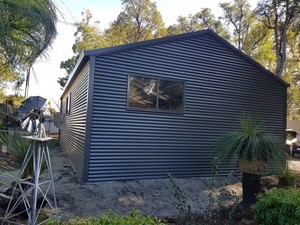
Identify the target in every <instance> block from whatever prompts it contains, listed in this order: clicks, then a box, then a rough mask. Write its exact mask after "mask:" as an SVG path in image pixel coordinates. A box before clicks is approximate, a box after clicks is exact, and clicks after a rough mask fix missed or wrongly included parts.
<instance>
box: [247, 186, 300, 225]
mask: <svg viewBox="0 0 300 225" xmlns="http://www.w3.org/2000/svg"><path fill="white" fill-rule="evenodd" d="M252 209H253V212H254V218H255V220H256V222H257V223H258V224H261V225H290V224H300V190H299V189H293V188H288V189H279V188H273V189H271V190H270V191H268V192H265V193H262V194H259V195H258V196H257V202H256V203H255V204H254V205H253V206H252Z"/></svg>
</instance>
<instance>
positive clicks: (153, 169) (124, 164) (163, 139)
mask: <svg viewBox="0 0 300 225" xmlns="http://www.w3.org/2000/svg"><path fill="white" fill-rule="evenodd" d="M287 87H288V85H287V84H286V83H285V82H284V81H282V80H281V79H280V78H278V77H276V76H275V75H274V74H272V73H271V72H269V71H268V70H266V69H265V68H264V67H262V66H261V65H259V64H258V63H257V62H255V61H254V60H252V59H251V58H250V57H248V56H247V55H245V54H244V53H242V52H241V51H239V50H238V49H236V48H235V47H233V46H232V45H231V44H229V43H228V42H227V41H225V40H224V39H222V38H221V37H219V36H218V35H217V34H215V33H214V32H212V31H210V30H203V31H198V32H193V33H187V34H182V35H176V36H170V37H164V38H159V39H154V40H149V41H143V42H138V43H134V44H127V45H121V46H115V47H109V48H103V49H96V50H91V51H84V52H83V53H82V54H81V56H80V59H79V60H78V62H77V64H76V67H75V69H74V71H73V73H72V75H71V77H70V79H69V81H68V83H67V85H66V87H65V90H64V92H63V94H62V97H61V103H62V104H61V105H62V107H61V112H62V113H65V117H64V122H63V129H62V131H61V132H60V144H61V147H62V149H63V151H64V152H65V153H66V154H67V155H68V157H69V159H70V161H71V163H72V165H73V167H74V169H75V170H76V172H77V174H78V176H79V177H80V179H81V180H82V181H83V182H98V181H106V180H127V179H147V178H163V177H165V173H166V172H170V173H171V174H172V175H173V176H176V177H191V176H201V177H209V176H211V161H212V158H213V156H214V152H213V149H212V144H213V143H214V142H215V140H216V138H218V137H219V136H220V135H221V134H223V133H224V132H227V131H229V130H232V129H234V128H235V126H236V124H237V123H238V119H239V117H240V116H241V115H242V114H243V113H246V112H253V113H255V114H256V115H257V116H258V117H260V118H261V119H262V121H263V126H264V127H265V128H267V129H268V130H269V131H270V132H272V133H273V134H274V135H275V136H276V137H277V138H278V140H279V141H280V142H281V143H282V145H283V143H284V139H285V137H284V131H285V128H286V98H287ZM235 167H236V165H231V166H229V167H228V168H227V169H224V170H223V173H224V174H225V173H227V172H228V171H229V170H231V169H232V168H235ZM221 173H222V171H221Z"/></svg>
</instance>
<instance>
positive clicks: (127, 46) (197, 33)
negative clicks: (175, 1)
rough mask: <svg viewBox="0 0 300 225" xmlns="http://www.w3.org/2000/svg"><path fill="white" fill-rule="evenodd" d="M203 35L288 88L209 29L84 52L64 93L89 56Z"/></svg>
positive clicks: (286, 85)
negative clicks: (216, 41)
mask: <svg viewBox="0 0 300 225" xmlns="http://www.w3.org/2000/svg"><path fill="white" fill-rule="evenodd" d="M204 35H210V36H211V37H213V38H215V39H218V40H219V41H220V42H221V43H223V44H224V45H226V46H227V47H229V48H230V49H232V50H233V51H234V52H236V54H239V55H240V56H241V57H243V58H244V59H245V60H247V61H248V62H249V63H251V64H253V65H254V66H256V67H257V68H259V69H261V70H263V71H264V72H265V73H266V74H267V75H268V76H271V77H272V78H273V79H275V80H277V81H278V82H279V83H281V84H282V85H283V86H285V87H288V86H289V84H288V83H286V82H285V81H284V80H282V79H281V78H280V77H278V76H276V75H275V74H274V73H272V72H271V71H269V70H267V69H266V68H265V67H263V66H262V65H260V64H259V63H258V62H256V61H255V60H254V59H252V58H251V57H249V56H248V55H246V54H245V53H243V52H242V51H241V50H239V49H237V48H236V47H234V46H233V45H232V44H230V43H229V42H228V41H226V40H225V39H223V38H221V37H220V36H219V35H217V34H216V33H215V32H213V31H211V30H209V29H206V30H201V31H195V32H191V33H185V34H178V35H174V36H168V37H162V38H156V39H152V40H147V41H141V42H135V43H131V44H123V45H118V46H112V47H107V48H99V49H95V50H84V51H83V52H82V53H81V55H80V57H79V59H78V61H77V63H76V65H75V68H74V69H73V71H72V73H71V75H70V78H69V80H68V82H67V84H66V86H65V90H64V93H65V91H66V90H67V89H68V87H69V85H70V84H71V83H72V81H73V80H74V78H75V77H76V74H77V72H78V71H79V70H80V69H81V68H82V66H83V65H84V64H85V63H86V62H87V61H88V60H89V57H91V56H99V55H105V54H111V53H116V52H121V51H128V50H131V49H137V48H140V47H146V46H151V45H155V44H160V43H165V42H172V41H176V40H181V39H186V38H193V37H198V36H204ZM64 93H63V95H64Z"/></svg>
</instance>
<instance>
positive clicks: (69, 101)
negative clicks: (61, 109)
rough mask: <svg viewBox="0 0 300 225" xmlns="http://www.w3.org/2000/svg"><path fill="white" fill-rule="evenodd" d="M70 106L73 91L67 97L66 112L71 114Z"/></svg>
mask: <svg viewBox="0 0 300 225" xmlns="http://www.w3.org/2000/svg"><path fill="white" fill-rule="evenodd" d="M70 107H71V93H70V94H69V96H68V97H67V99H66V114H70Z"/></svg>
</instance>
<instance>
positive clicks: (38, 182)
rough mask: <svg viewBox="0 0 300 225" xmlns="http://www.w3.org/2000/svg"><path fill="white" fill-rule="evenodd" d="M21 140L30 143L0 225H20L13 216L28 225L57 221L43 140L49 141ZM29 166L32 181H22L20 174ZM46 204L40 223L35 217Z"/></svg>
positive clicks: (46, 149) (47, 152)
mask: <svg viewBox="0 0 300 225" xmlns="http://www.w3.org/2000/svg"><path fill="white" fill-rule="evenodd" d="M25 138H27V139H30V140H32V141H33V142H32V144H31V145H30V147H29V149H28V151H27V154H26V157H25V159H24V162H23V164H22V168H21V170H20V179H19V181H17V182H16V185H15V186H14V189H13V192H12V196H11V199H10V202H9V205H8V208H7V210H6V212H5V216H4V219H3V221H2V225H4V224H20V223H19V222H16V221H17V220H16V217H19V216H22V217H25V218H27V224H28V225H29V224H30V225H36V224H43V223H46V222H47V221H49V220H52V219H55V220H56V221H57V215H58V213H57V202H56V196H55V188H54V180H53V174H52V167H51V160H50V154H49V148H48V144H47V141H48V140H50V139H51V138H36V137H32V136H29V137H25ZM31 159H32V161H31ZM30 163H32V164H33V174H32V178H24V173H25V171H26V168H27V166H28V165H30ZM46 205H47V208H48V210H47V216H48V218H46V219H44V220H42V219H40V218H39V215H40V213H41V211H42V209H43V207H44V206H46ZM57 222H58V221H57Z"/></svg>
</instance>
